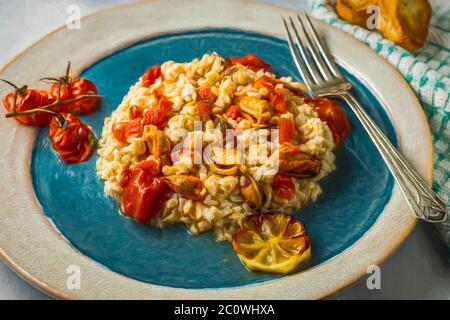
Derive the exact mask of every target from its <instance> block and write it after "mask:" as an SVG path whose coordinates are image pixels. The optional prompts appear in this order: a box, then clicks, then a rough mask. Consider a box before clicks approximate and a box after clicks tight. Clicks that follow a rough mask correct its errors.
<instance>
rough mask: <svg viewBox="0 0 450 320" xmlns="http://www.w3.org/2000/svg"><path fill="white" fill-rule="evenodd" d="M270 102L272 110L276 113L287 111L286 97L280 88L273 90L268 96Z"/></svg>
mask: <svg viewBox="0 0 450 320" xmlns="http://www.w3.org/2000/svg"><path fill="white" fill-rule="evenodd" d="M270 102H272V106H273V109H274V110H275V111H276V112H278V113H285V112H286V111H287V105H286V96H285V94H284V90H283V89H282V88H275V89H274V90H273V92H272V93H271V95H270Z"/></svg>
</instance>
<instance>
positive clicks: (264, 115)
mask: <svg viewBox="0 0 450 320" xmlns="http://www.w3.org/2000/svg"><path fill="white" fill-rule="evenodd" d="M236 104H237V105H238V106H239V108H240V111H241V114H242V116H243V117H244V118H246V119H247V120H249V121H250V123H251V124H252V125H253V126H257V127H266V126H267V124H268V121H269V120H270V118H271V116H272V115H271V113H270V111H269V102H268V101H267V100H264V99H258V98H255V97H250V96H244V97H241V98H239V99H237V100H236Z"/></svg>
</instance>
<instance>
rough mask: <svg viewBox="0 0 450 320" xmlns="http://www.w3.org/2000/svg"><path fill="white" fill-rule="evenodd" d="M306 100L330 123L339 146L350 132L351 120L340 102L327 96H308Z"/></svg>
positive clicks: (323, 119)
mask: <svg viewBox="0 0 450 320" xmlns="http://www.w3.org/2000/svg"><path fill="white" fill-rule="evenodd" d="M305 102H306V103H310V104H312V105H313V106H314V109H315V110H316V111H317V114H318V115H319V118H320V119H321V120H322V121H325V122H326V123H327V124H328V126H329V127H330V129H331V131H332V132H333V138H334V143H335V144H336V146H338V147H339V146H340V145H341V143H342V141H343V140H344V138H345V137H346V136H347V135H348V133H349V132H350V122H349V121H348V118H347V115H346V114H345V112H344V111H343V110H342V109H341V107H339V105H338V104H336V103H335V102H333V101H331V100H328V99H326V98H318V99H312V98H307V99H305Z"/></svg>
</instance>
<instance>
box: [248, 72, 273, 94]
mask: <svg viewBox="0 0 450 320" xmlns="http://www.w3.org/2000/svg"><path fill="white" fill-rule="evenodd" d="M275 85H276V80H275V79H272V78H271V77H268V76H262V77H259V78H258V79H256V80H255V82H254V83H253V87H255V89H257V90H259V89H261V88H265V89H267V91H268V93H271V92H272V91H273V89H274V88H275Z"/></svg>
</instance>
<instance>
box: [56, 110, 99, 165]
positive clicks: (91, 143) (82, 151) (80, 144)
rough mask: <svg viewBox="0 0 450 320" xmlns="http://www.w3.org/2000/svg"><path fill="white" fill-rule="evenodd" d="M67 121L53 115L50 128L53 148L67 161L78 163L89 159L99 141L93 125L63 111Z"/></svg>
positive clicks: (62, 114)
mask: <svg viewBox="0 0 450 320" xmlns="http://www.w3.org/2000/svg"><path fill="white" fill-rule="evenodd" d="M60 115H61V116H62V117H64V119H65V121H66V123H65V124H63V123H61V120H60V119H59V118H58V117H56V116H55V117H53V119H52V121H51V122H50V125H49V128H48V136H49V138H50V141H51V143H52V147H53V149H54V150H55V151H56V152H57V153H58V154H59V156H60V157H61V159H63V160H64V161H65V162H67V163H78V162H83V161H86V160H88V159H89V157H90V156H91V155H92V151H93V150H94V147H95V145H96V143H97V139H96V138H95V135H94V132H93V131H92V129H91V127H89V126H88V125H87V124H84V123H83V122H81V121H80V119H79V118H78V117H77V116H75V115H73V114H70V113H61V114H60Z"/></svg>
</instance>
